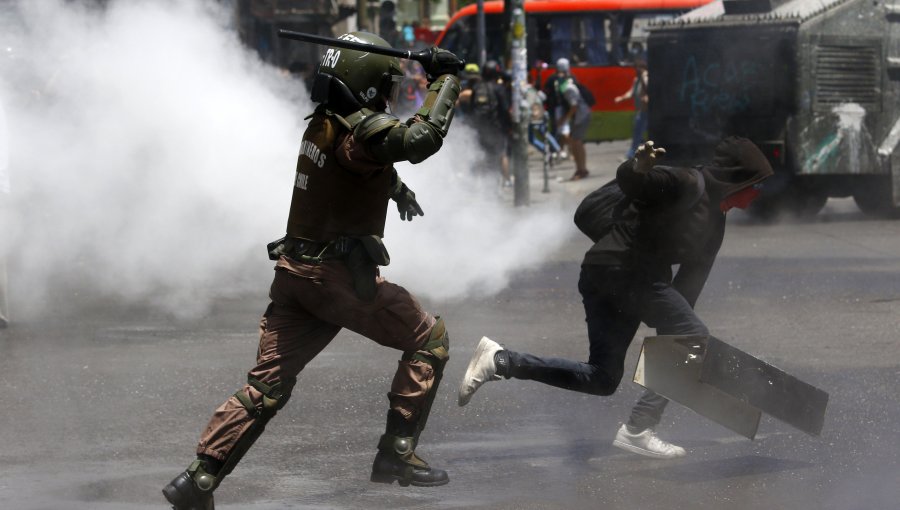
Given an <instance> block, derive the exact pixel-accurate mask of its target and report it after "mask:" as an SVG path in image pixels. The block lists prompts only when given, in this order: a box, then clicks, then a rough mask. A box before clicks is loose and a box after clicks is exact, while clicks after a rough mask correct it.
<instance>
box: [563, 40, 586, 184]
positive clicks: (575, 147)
mask: <svg viewBox="0 0 900 510" xmlns="http://www.w3.org/2000/svg"><path fill="white" fill-rule="evenodd" d="M556 89H557V94H558V97H559V98H560V103H559V105H558V106H557V107H556V129H557V132H558V134H559V139H560V142H561V143H562V144H564V145H567V146H568V147H569V152H571V153H572V159H573V160H574V161H575V173H574V174H572V177H571V178H570V180H573V181H577V180H579V179H584V178H585V177H587V176H588V175H590V172H589V171H588V169H587V154H586V153H585V150H584V136H585V135H586V134H587V129H588V126H589V125H590V123H591V107H590V106H588V104H587V102H585V100H584V98H583V97H581V92H580V91H579V90H578V85H577V84H576V83H575V79H574V78H573V77H572V74H571V70H570V68H569V60H568V59H565V58H561V59H559V60H558V61H557V62H556Z"/></svg>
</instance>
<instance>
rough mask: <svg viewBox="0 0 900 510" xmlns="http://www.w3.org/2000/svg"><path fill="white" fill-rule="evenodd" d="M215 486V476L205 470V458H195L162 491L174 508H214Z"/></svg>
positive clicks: (181, 509) (186, 509) (201, 509)
mask: <svg viewBox="0 0 900 510" xmlns="http://www.w3.org/2000/svg"><path fill="white" fill-rule="evenodd" d="M215 488H216V477H215V476H213V475H211V474H210V473H208V472H207V463H206V461H205V460H202V459H197V460H195V461H194V462H193V463H192V464H191V465H190V466H188V468H187V470H185V471H184V472H183V473H181V474H180V475H178V476H176V477H175V479H174V480H172V481H171V482H169V484H168V485H166V486H165V487H163V490H162V492H163V496H165V497H166V499H167V500H168V501H169V503H171V504H172V508H173V509H174V510H215V507H216V505H215V503H214V502H213V489H215Z"/></svg>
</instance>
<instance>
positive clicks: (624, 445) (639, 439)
mask: <svg viewBox="0 0 900 510" xmlns="http://www.w3.org/2000/svg"><path fill="white" fill-rule="evenodd" d="M613 446H615V447H618V448H621V449H623V450H626V451H629V452H631V453H637V454H638V455H645V456H647V457H653V458H656V459H674V458H676V457H684V456H685V453H686V452H685V451H684V448H682V447H680V446H675V445H674V444H672V443H667V442H665V441H663V440H662V439H660V438H658V437H656V432H654V431H653V429H647V430H645V431H643V432H641V433H640V434H632V433H631V432H629V431H628V427H627V426H625V425H622V426H621V427H619V431H618V432H616V439H615V440H614V441H613Z"/></svg>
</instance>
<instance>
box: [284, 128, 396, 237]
mask: <svg viewBox="0 0 900 510" xmlns="http://www.w3.org/2000/svg"><path fill="white" fill-rule="evenodd" d="M344 130H345V128H344V127H343V126H342V125H341V124H340V123H338V122H337V120H336V119H333V118H331V117H329V116H327V115H325V114H322V113H316V114H315V115H314V116H313V118H312V120H311V121H310V123H309V127H307V128H306V132H305V133H304V134H303V141H302V142H301V144H300V155H299V156H298V158H297V174H296V179H295V180H294V194H293V197H292V199H291V211H290V215H289V216H288V225H287V234H288V236H290V237H298V238H302V239H309V240H312V241H333V240H335V239H337V238H338V237H341V236H346V237H353V236H363V235H376V236H378V237H384V222H385V217H386V216H387V206H388V201H389V193H390V184H391V171H390V169H391V166H390V165H386V166H385V167H384V168H382V169H381V170H377V171H375V172H371V171H368V172H365V173H355V172H353V171H351V170H350V169H348V168H345V167H343V166H341V165H340V164H338V162H337V158H336V157H335V154H336V150H337V143H338V140H339V139H340V138H341V136H340V135H341V134H342V131H344Z"/></svg>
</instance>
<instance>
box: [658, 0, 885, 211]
mask: <svg viewBox="0 0 900 510" xmlns="http://www.w3.org/2000/svg"><path fill="white" fill-rule="evenodd" d="M648 68H649V73H650V74H649V76H650V79H649V82H650V83H649V92H650V118H649V136H650V138H651V139H652V140H654V141H657V142H658V143H659V145H662V146H663V147H665V148H666V149H667V150H668V155H667V159H669V160H670V161H673V160H674V161H678V162H697V161H702V160H708V158H709V157H710V156H711V154H712V150H713V147H714V146H715V144H716V142H717V141H718V140H719V139H721V138H722V137H723V136H725V135H739V136H744V137H747V138H749V139H751V140H753V141H754V142H756V143H757V144H758V145H759V146H760V147H761V148H762V149H763V151H764V152H765V153H766V154H767V156H768V157H769V158H770V161H771V162H772V165H773V167H774V168H775V172H776V174H775V176H774V177H773V178H772V179H770V181H769V182H767V184H766V187H765V188H764V190H763V196H762V197H761V199H760V200H759V201H757V203H756V204H754V209H753V210H752V211H751V212H754V213H756V214H758V215H761V216H765V217H772V216H774V215H776V214H777V213H778V212H780V211H783V210H785V209H787V210H791V211H793V212H795V213H798V214H803V215H812V214H815V213H816V212H818V211H819V210H820V209H821V208H822V207H823V206H824V204H825V201H826V200H827V199H828V197H847V196H852V197H853V198H854V199H855V201H856V203H857V204H858V205H859V207H860V209H862V210H863V211H865V212H867V213H871V214H876V215H890V216H900V153H898V148H897V146H898V141H900V100H898V92H900V1H898V0H724V1H723V0H720V1H717V2H713V3H711V4H708V5H706V6H704V7H701V8H699V9H696V10H693V11H691V12H689V13H687V14H685V15H683V16H681V17H680V18H677V19H676V20H674V21H671V22H667V23H664V24H659V25H657V26H656V27H654V29H653V30H652V31H651V34H650V37H649V39H648Z"/></svg>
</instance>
